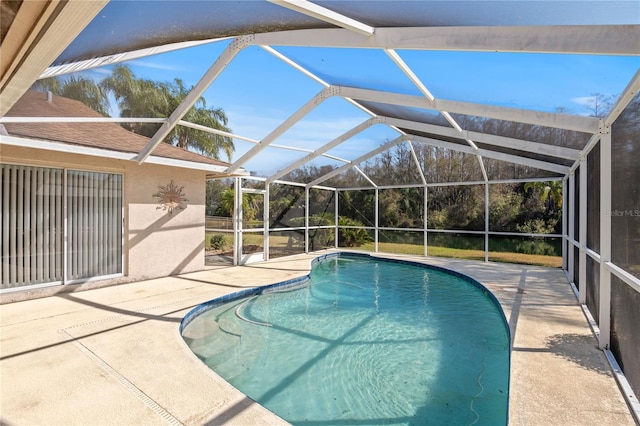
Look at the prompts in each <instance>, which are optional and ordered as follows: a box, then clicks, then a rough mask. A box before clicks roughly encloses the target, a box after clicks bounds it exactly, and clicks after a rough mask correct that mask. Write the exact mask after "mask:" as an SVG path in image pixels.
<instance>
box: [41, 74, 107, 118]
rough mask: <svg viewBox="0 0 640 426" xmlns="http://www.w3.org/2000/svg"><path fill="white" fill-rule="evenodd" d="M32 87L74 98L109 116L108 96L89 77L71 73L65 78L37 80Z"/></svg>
mask: <svg viewBox="0 0 640 426" xmlns="http://www.w3.org/2000/svg"><path fill="white" fill-rule="evenodd" d="M33 88H34V89H36V90H40V91H50V92H51V93H54V94H56V95H59V96H64V97H65V98H69V99H75V100H77V101H80V102H82V103H83V104H85V105H87V106H89V107H90V108H91V109H93V110H94V111H96V112H98V113H100V114H102V115H104V116H105V117H109V110H110V108H111V105H110V103H109V98H108V96H107V94H106V92H105V91H104V90H103V89H102V87H100V85H99V84H97V83H96V82H95V81H94V80H92V79H90V78H87V77H82V76H73V75H72V76H70V77H69V78H67V79H65V80H62V79H60V78H56V77H51V78H45V79H42V80H38V81H37V82H36V83H35V84H34V85H33Z"/></svg>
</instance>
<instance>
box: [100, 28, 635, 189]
mask: <svg viewBox="0 0 640 426" xmlns="http://www.w3.org/2000/svg"><path fill="white" fill-rule="evenodd" d="M227 45H228V41H221V42H217V43H212V44H209V45H204V46H200V47H196V48H191V49H184V50H181V51H176V52H171V53H167V54H162V55H156V56H151V57H147V58H144V59H139V60H135V61H131V62H129V63H128V65H129V66H130V67H131V68H132V70H133V71H134V73H135V74H136V76H138V77H144V78H149V79H154V80H159V81H171V80H173V79H174V78H181V79H182V80H183V81H184V82H185V84H186V85H187V86H191V85H194V84H196V83H197V82H198V80H199V79H200V78H201V76H202V75H203V74H204V73H205V71H206V70H207V69H208V68H209V66H210V65H211V64H212V63H213V61H214V60H215V59H216V58H217V57H218V55H219V54H220V53H221V52H222V51H223V50H224V48H225V47H226V46H227ZM278 50H279V51H280V52H281V53H283V54H285V55H286V56H288V57H289V58H291V59H293V60H295V61H296V62H297V63H299V64H301V65H303V66H305V67H306V68H307V69H309V70H310V71H312V72H313V73H315V74H316V75H318V76H319V77H321V78H322V79H324V80H325V81H327V82H328V83H330V84H339V85H345V86H350V85H356V82H358V85H359V86H361V87H365V88H371V89H378V90H384V91H389V92H397V93H406V94H414V95H420V92H419V91H418V90H417V89H416V88H415V86H413V84H412V83H411V82H410V81H409V80H408V79H407V78H406V77H404V75H403V74H402V73H401V72H400V71H399V69H398V68H397V67H396V66H395V64H394V63H393V62H392V61H391V59H389V57H388V56H387V55H386V54H385V53H384V52H382V51H377V50H366V49H359V50H346V49H328V48H306V49H304V48H280V49H278ZM398 53H399V54H400V56H401V57H402V59H403V60H404V61H405V62H406V63H407V64H408V65H409V66H410V67H411V68H412V69H413V71H414V72H415V74H416V75H417V76H418V77H419V78H420V79H421V81H422V82H423V83H424V84H425V86H426V87H427V89H429V90H430V91H431V93H433V95H434V96H436V97H437V98H442V99H450V100H459V101H466V102H475V103H488V104H492V105H501V106H508V107H516V108H525V109H532V110H540V111H555V110H556V109H557V108H563V109H565V110H566V111H568V112H570V113H574V114H589V113H590V110H589V108H588V107H586V106H585V105H586V104H587V103H588V100H589V98H590V97H591V96H592V95H593V94H595V93H601V94H603V95H605V96H616V95H618V94H620V93H621V92H622V91H623V90H624V88H625V87H626V85H627V83H628V82H629V80H630V79H631V77H632V76H633V75H634V74H635V72H636V71H637V70H638V68H639V67H640V58H638V57H613V56H585V55H557V54H556V55H552V54H522V53H492V52H442V51H398ZM105 72H108V71H107V70H101V69H98V70H93V71H91V72H90V73H91V75H92V76H93V77H95V78H100V77H101V75H104V73H105ZM322 88H323V87H322V85H320V84H318V83H317V82H315V81H313V80H311V79H309V78H308V77H306V76H305V75H303V74H301V73H300V72H298V71H296V70H295V69H293V68H292V67H291V66H289V65H288V64H285V63H284V62H283V61H281V60H280V59H278V58H276V57H275V56H273V55H271V54H270V53H268V52H267V51H265V50H264V49H262V48H260V47H257V46H251V47H248V48H246V49H244V50H243V51H241V52H240V53H239V54H238V56H236V58H235V59H234V60H233V61H232V62H231V64H230V65H229V66H228V67H227V68H226V69H225V71H224V72H223V73H222V74H221V75H220V76H219V77H218V78H217V79H216V81H215V82H214V83H213V84H212V86H211V87H210V88H209V89H208V90H207V91H206V93H205V95H204V96H205V98H206V100H207V103H208V105H209V106H210V107H222V108H223V109H224V110H225V112H226V113H227V116H228V118H229V127H230V128H231V129H232V130H233V132H234V133H236V134H239V135H242V136H244V137H248V138H252V139H256V140H260V139H262V138H264V137H265V136H266V135H268V134H269V133H270V132H271V131H272V130H274V129H275V128H276V127H277V126H278V125H279V124H280V123H282V121H284V120H285V119H286V118H287V117H289V116H290V115H291V114H292V113H294V112H295V111H296V110H297V109H298V108H299V107H300V106H302V105H303V104H304V103H305V102H307V101H308V100H309V99H310V98H312V97H313V96H314V95H315V94H316V93H318V92H319V91H320V90H321V89H322ZM368 117H369V116H368V115H367V114H365V113H364V112H362V111H361V110H359V109H357V108H356V107H354V106H353V105H351V104H349V103H347V102H346V101H344V100H341V99H337V98H332V99H329V100H327V101H325V102H323V103H322V104H321V105H320V106H319V107H318V108H316V109H315V110H314V111H313V112H312V113H310V114H308V115H307V116H306V117H305V118H304V119H303V120H302V121H301V122H299V123H298V124H297V125H296V126H294V127H293V128H292V129H290V130H289V131H287V132H286V133H285V134H284V135H283V136H282V137H281V138H279V139H278V140H277V141H276V142H275V143H277V144H281V145H289V146H296V147H302V148H309V149H314V148H317V147H319V146H321V145H323V144H325V143H327V142H329V141H331V140H332V139H333V138H335V137H337V136H339V135H340V134H342V133H344V132H345V131H347V130H349V129H351V128H352V127H354V126H356V125H357V124H359V123H361V122H363V121H364V120H366V119H367V118H368ZM397 135H398V134H397V133H396V132H393V131H391V130H389V129H388V128H386V127H385V126H375V127H374V128H371V129H369V130H368V131H366V132H363V133H362V134H359V135H358V136H356V137H355V138H354V139H353V140H352V141H349V143H347V144H345V145H344V146H343V147H340V148H337V149H334V150H332V151H330V152H329V153H331V154H333V155H337V156H339V157H341V158H346V159H354V158H357V157H358V156H360V155H362V154H363V153H365V152H366V151H368V150H370V149H372V148H373V147H376V146H378V145H380V144H382V143H384V142H385V141H387V140H390V139H393V138H394V137H396V136H397ZM251 146H252V144H251V143H248V142H243V141H239V140H237V141H236V153H235V155H234V158H233V159H232V161H233V160H236V159H237V158H239V157H240V156H241V155H242V154H244V153H245V152H246V150H248V149H249V148H250V147H251ZM304 155H306V153H301V152H288V151H285V150H281V149H272V148H270V149H267V150H265V151H264V152H263V155H261V156H260V158H259V159H256V160H253V161H250V162H249V163H247V164H246V165H245V168H247V169H249V170H253V171H256V172H258V174H260V175H266V176H268V175H270V174H272V173H273V172H275V171H276V170H278V169H280V168H282V167H284V166H286V165H287V164H289V163H290V162H291V161H294V160H295V159H297V158H301V157H303V156H304ZM314 164H316V165H320V164H335V165H341V164H342V163H340V162H334V161H332V160H328V159H326V160H319V161H318V162H316V163H314Z"/></svg>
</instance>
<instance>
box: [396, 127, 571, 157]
mask: <svg viewBox="0 0 640 426" xmlns="http://www.w3.org/2000/svg"><path fill="white" fill-rule="evenodd" d="M384 121H385V123H387V124H389V125H392V126H397V127H401V128H405V129H411V130H416V131H419V132H426V133H433V134H436V135H441V136H450V137H454V138H463V139H473V140H475V141H478V142H481V143H484V144H487V145H494V146H499V147H502V148H510V149H517V150H519V151H528V152H531V153H535V154H540V155H546V156H550V157H556V158H562V159H565V160H577V159H578V156H579V155H580V151H579V150H577V149H573V148H565V147H561V146H556V145H549V144H544V143H539V142H532V141H528V140H524V139H515V138H509V137H505V136H497V135H491V134H488V133H480V132H473V131H469V130H461V131H458V130H456V129H452V128H449V127H444V126H437V125H434V124H427V123H421V122H417V121H411V120H403V119H399V118H392V117H385V118H384Z"/></svg>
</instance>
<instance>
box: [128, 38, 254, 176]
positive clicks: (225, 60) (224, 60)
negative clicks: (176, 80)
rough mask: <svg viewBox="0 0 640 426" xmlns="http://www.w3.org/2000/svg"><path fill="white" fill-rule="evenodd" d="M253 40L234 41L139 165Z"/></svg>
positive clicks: (142, 153)
mask: <svg viewBox="0 0 640 426" xmlns="http://www.w3.org/2000/svg"><path fill="white" fill-rule="evenodd" d="M252 39H253V36H252V35H248V36H242V37H238V38H236V39H235V40H233V41H232V42H231V44H229V46H227V48H226V49H225V50H224V51H223V52H222V54H221V55H220V56H219V57H218V59H217V60H216V61H215V62H214V63H213V65H211V67H210V68H209V69H208V70H207V72H206V73H205V74H204V76H203V77H202V78H201V79H200V81H198V83H196V85H195V86H194V87H193V89H192V90H191V91H190V92H189V93H188V94H187V96H186V97H185V98H184V100H183V101H182V102H181V103H180V105H178V107H177V108H176V109H175V110H174V111H173V112H172V113H171V115H170V116H169V118H168V119H167V121H166V122H165V123H164V124H163V125H162V126H161V127H160V128H159V129H158V131H157V132H156V133H155V134H154V135H153V137H152V138H151V140H150V141H149V142H148V143H147V146H146V147H145V148H144V149H143V150H142V151H140V154H138V164H142V163H143V162H144V160H145V159H146V158H147V157H148V156H149V155H151V153H152V152H153V150H154V149H155V148H156V147H157V146H158V145H159V144H161V143H162V141H163V140H164V138H165V137H167V135H168V134H169V133H170V132H171V130H173V128H174V127H175V126H176V125H177V124H178V122H179V121H180V120H182V117H184V116H185V114H186V113H187V112H189V109H191V107H193V105H194V104H195V103H196V102H197V101H198V99H200V97H201V96H202V94H203V93H204V92H205V91H206V90H207V88H209V86H210V85H211V83H213V82H214V81H215V79H216V78H217V77H218V76H219V75H220V74H221V73H222V71H223V70H224V69H225V68H226V66H227V65H229V63H230V62H231V61H232V60H233V58H235V56H236V55H237V54H238V53H239V52H240V51H241V50H242V49H244V48H245V47H246V46H247V45H248V43H249V41H251V40H252ZM236 170H237V169H236Z"/></svg>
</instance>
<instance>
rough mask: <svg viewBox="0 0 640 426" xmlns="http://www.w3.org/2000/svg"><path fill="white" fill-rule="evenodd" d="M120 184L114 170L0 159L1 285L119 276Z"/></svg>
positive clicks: (120, 178) (120, 238)
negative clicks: (51, 166) (4, 162)
mask: <svg viewBox="0 0 640 426" xmlns="http://www.w3.org/2000/svg"><path fill="white" fill-rule="evenodd" d="M122 181H123V179H122V175H119V174H112V173H95V172H86V171H75V170H64V169H56V168H47V167H30V166H21V165H11V164H2V165H1V172H0V191H1V193H0V211H1V212H2V230H1V231H0V234H1V241H2V247H1V248H0V253H1V254H2V264H1V267H0V289H2V290H6V289H15V288H22V287H26V286H34V285H40V284H43V285H44V284H60V283H68V282H73V281H78V280H86V279H88V278H93V277H103V276H109V275H114V274H121V273H122V232H123V227H122V217H123V191H122ZM65 234H66V236H67V237H66V241H65Z"/></svg>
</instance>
